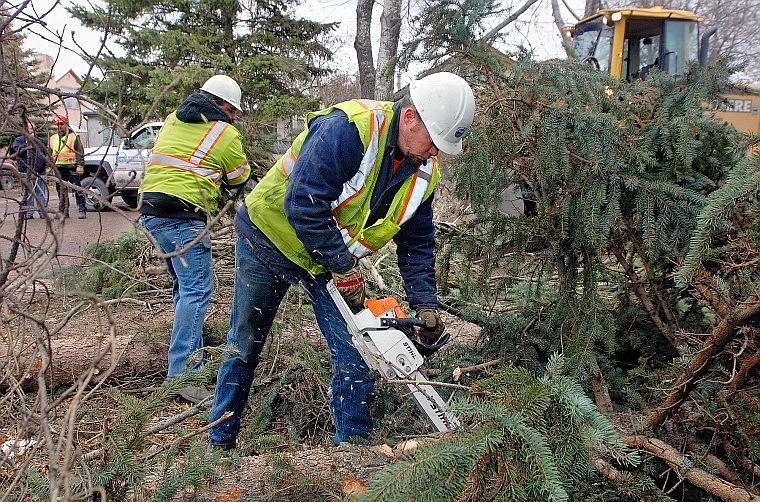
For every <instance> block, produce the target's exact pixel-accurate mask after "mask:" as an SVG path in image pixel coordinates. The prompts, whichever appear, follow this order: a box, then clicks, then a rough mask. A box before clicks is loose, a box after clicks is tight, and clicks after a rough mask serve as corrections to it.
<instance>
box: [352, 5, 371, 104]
mask: <svg viewBox="0 0 760 502" xmlns="http://www.w3.org/2000/svg"><path fill="white" fill-rule="evenodd" d="M373 6H374V0H358V1H357V2H356V37H355V38H354V49H355V50H356V60H357V62H358V64H359V86H360V87H361V97H362V98H369V99H373V98H374V97H375V63H374V61H373V57H372V33H371V27H372V7H373Z"/></svg>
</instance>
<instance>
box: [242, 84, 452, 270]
mask: <svg viewBox="0 0 760 502" xmlns="http://www.w3.org/2000/svg"><path fill="white" fill-rule="evenodd" d="M334 109H339V110H342V111H343V112H344V113H345V114H346V115H347V116H348V120H349V122H350V123H352V124H353V125H354V126H355V127H356V129H357V130H358V132H359V137H360V138H361V141H362V144H363V146H364V157H363V158H362V161H361V165H360V166H359V171H358V172H357V173H356V176H354V178H353V179H352V180H351V182H350V183H345V184H344V185H343V192H342V193H341V195H340V196H339V197H338V199H337V200H334V201H331V209H332V216H333V219H334V220H335V223H336V224H337V227H338V229H339V230H340V233H341V236H342V237H343V242H344V243H345V244H346V247H347V248H348V250H349V252H351V254H353V255H354V256H355V257H356V258H361V257H363V256H367V255H369V254H371V253H374V252H375V251H377V250H378V249H380V248H381V247H383V246H384V245H385V244H387V243H388V241H390V240H391V239H392V238H393V236H394V235H396V234H397V233H398V231H399V230H400V227H401V225H402V224H404V223H405V222H406V221H408V220H409V219H410V218H411V217H412V216H413V215H414V213H415V211H416V210H417V208H419V206H420V204H422V202H423V201H425V200H426V199H427V198H428V197H430V195H431V194H432V193H433V190H434V189H435V185H436V183H437V182H438V180H439V179H440V177H441V174H440V171H439V170H438V160H437V158H435V157H433V159H432V162H430V163H428V164H427V165H423V166H420V167H419V168H418V169H417V172H416V173H415V174H414V175H413V176H410V177H409V178H408V179H407V180H406V181H405V182H404V183H402V184H401V186H400V187H399V190H398V192H396V195H395V196H394V198H393V201H392V202H391V205H390V207H389V208H388V212H387V214H386V215H385V217H384V218H381V219H379V220H378V221H376V222H374V223H372V224H371V225H367V219H368V218H369V213H370V199H371V197H372V192H373V191H374V188H375V185H376V184H377V179H378V176H379V173H380V167H381V166H382V163H383V156H384V153H385V146H386V142H387V139H388V132H389V129H390V124H391V121H392V119H393V103H392V102H390V101H373V100H368V99H358V100H352V101H345V102H343V103H338V104H337V105H335V106H333V107H331V108H327V109H326V110H322V111H319V112H315V113H310V114H309V115H308V116H307V117H306V124H307V125H306V129H305V130H304V131H303V132H301V134H299V135H298V137H297V138H296V139H295V140H294V141H293V144H292V146H291V147H290V149H289V150H288V151H287V152H285V155H283V156H282V157H281V158H280V159H279V160H278V161H277V162H276V163H275V164H274V166H272V168H271V169H269V171H268V172H267V174H266V176H264V178H262V180H261V181H260V182H259V184H258V185H256V187H255V188H254V189H253V191H252V192H251V193H250V194H249V195H248V197H246V199H245V203H246V209H247V210H248V216H249V217H250V218H251V221H252V222H253V223H254V225H256V226H257V227H258V228H259V229H260V230H261V231H262V232H264V234H265V235H266V236H267V237H268V238H269V240H271V241H272V243H273V244H274V245H275V246H276V247H277V249H279V250H280V252H281V253H282V254H284V255H285V256H286V257H287V258H288V259H289V260H290V261H292V262H293V263H295V264H297V265H298V266H300V267H301V268H303V269H305V270H308V271H309V272H311V273H312V274H315V275H316V274H321V273H324V272H326V270H325V268H324V267H323V266H322V265H320V264H318V263H317V262H316V261H314V259H313V258H312V257H311V255H310V254H309V253H308V252H307V251H306V249H305V248H304V247H303V244H301V241H300V240H299V239H298V236H297V235H296V233H295V230H294V229H293V227H292V226H291V225H290V223H288V220H287V218H286V216H285V209H284V199H285V191H286V189H287V185H288V179H289V177H290V173H291V172H292V170H293V166H294V165H295V163H296V159H297V158H298V153H299V152H300V150H301V146H302V145H303V142H304V139H305V138H306V135H307V134H308V131H309V125H308V124H309V123H310V122H311V121H312V120H313V119H314V118H315V117H318V116H320V115H326V114H328V113H330V112H331V111H333V110H334Z"/></svg>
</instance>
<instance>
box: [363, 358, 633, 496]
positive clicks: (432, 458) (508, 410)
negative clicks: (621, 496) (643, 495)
mask: <svg viewBox="0 0 760 502" xmlns="http://www.w3.org/2000/svg"><path fill="white" fill-rule="evenodd" d="M477 385H478V387H479V388H481V389H483V393H484V395H485V398H483V399H476V400H470V401H467V402H459V403H458V404H457V405H456V409H457V413H458V414H459V415H460V416H462V417H465V418H466V419H467V420H468V422H470V423H472V424H474V425H473V426H472V427H471V428H470V429H468V430H465V431H461V432H459V433H457V434H456V435H455V436H454V437H453V438H450V439H443V440H441V441H440V442H436V443H431V444H428V445H426V446H424V447H421V448H420V449H419V450H417V451H415V452H414V453H412V454H410V455H409V456H407V457H404V458H402V459H401V460H400V461H399V462H397V463H395V464H392V465H390V466H389V467H386V468H385V469H383V471H381V473H380V474H379V475H378V476H377V478H376V479H375V480H374V482H373V483H372V484H371V485H370V486H369V488H368V489H367V491H366V492H365V493H364V494H362V496H360V497H359V498H358V500H361V501H363V500H373V501H381V500H388V501H391V500H399V497H400V496H401V494H403V496H404V498H406V499H408V500H419V501H437V502H440V501H441V500H483V499H486V498H489V497H495V498H494V500H524V501H533V500H569V497H570V495H569V494H570V492H571V490H572V488H573V487H574V486H575V485H576V484H577V483H579V482H580V481H581V480H583V479H585V478H586V477H587V476H588V472H589V470H588V465H589V456H590V454H591V451H592V449H595V448H605V449H606V450H607V451H608V452H609V453H610V454H612V456H613V458H614V459H615V461H616V462H619V463H621V464H625V465H629V466H631V465H636V464H638V463H639V461H640V459H639V457H638V455H637V454H635V453H630V452H626V451H625V446H624V445H623V444H622V443H620V441H619V440H618V438H617V433H616V431H615V429H614V427H613V426H612V424H611V423H610V422H609V421H608V420H607V419H606V418H605V417H604V416H602V415H601V414H600V413H599V412H598V411H597V409H596V406H595V405H594V403H593V402H592V401H591V400H590V399H588V397H586V395H585V394H584V392H583V389H582V388H581V387H580V386H579V385H578V384H577V383H576V382H574V381H573V380H572V379H570V378H569V377H568V376H566V375H565V374H564V359H563V357H562V356H559V355H557V354H554V355H553V356H552V357H551V358H550V361H549V363H548V364H547V367H546V373H545V375H544V376H542V377H537V376H535V375H533V374H532V373H530V372H529V371H527V370H525V369H523V368H518V367H503V368H500V369H499V370H498V371H497V372H496V373H495V375H494V376H492V377H490V378H487V379H484V380H481V381H479V382H477ZM462 497H464V498H462Z"/></svg>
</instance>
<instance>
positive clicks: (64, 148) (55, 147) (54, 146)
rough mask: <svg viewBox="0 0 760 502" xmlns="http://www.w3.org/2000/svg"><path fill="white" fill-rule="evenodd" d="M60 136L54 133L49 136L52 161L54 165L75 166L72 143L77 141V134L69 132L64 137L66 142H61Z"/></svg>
mask: <svg viewBox="0 0 760 502" xmlns="http://www.w3.org/2000/svg"><path fill="white" fill-rule="evenodd" d="M62 139H63V138H62V137H61V135H60V134H58V133H55V134H53V135H52V136H50V150H52V151H53V160H54V161H55V164H56V165H69V164H76V162H77V153H76V151H74V143H76V140H77V134H76V133H75V132H70V133H68V134H67V135H66V141H62Z"/></svg>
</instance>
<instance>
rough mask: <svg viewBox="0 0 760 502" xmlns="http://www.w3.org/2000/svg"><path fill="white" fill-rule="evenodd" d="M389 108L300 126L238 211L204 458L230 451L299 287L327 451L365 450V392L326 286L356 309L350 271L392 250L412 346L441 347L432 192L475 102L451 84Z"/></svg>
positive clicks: (419, 86)
mask: <svg viewBox="0 0 760 502" xmlns="http://www.w3.org/2000/svg"><path fill="white" fill-rule="evenodd" d="M409 91H410V95H409V96H406V97H405V98H403V99H401V100H400V101H397V102H395V103H394V102H387V101H373V100H368V99H359V100H352V101H346V102H343V103H338V104H337V105H335V106H332V107H330V108H328V109H326V110H322V111H319V112H316V113H311V114H309V115H307V117H306V129H305V130H304V131H303V132H302V133H301V134H300V135H299V136H298V137H297V138H296V139H295V140H294V142H293V144H292V145H291V147H290V149H289V150H288V151H287V152H286V153H285V155H283V156H282V157H281V158H280V160H278V161H277V162H276V163H275V164H274V166H273V167H272V168H271V169H270V170H269V172H268V173H267V174H266V176H265V177H264V178H262V180H261V181H260V182H259V184H258V185H257V186H256V187H255V188H254V190H253V191H252V192H251V194H250V195H248V197H246V199H245V206H243V207H241V208H240V209H239V210H238V212H237V214H236V216H235V230H236V231H237V233H238V239H237V242H236V243H235V293H234V297H233V300H232V309H231V312H230V331H229V333H228V335H227V346H228V348H230V349H234V350H230V352H229V355H228V356H227V357H226V359H225V360H224V361H223V363H222V366H221V367H220V368H219V373H218V376H217V385H216V390H215V392H214V404H213V406H212V409H211V416H210V418H209V420H210V421H211V422H215V421H217V420H219V419H220V418H221V417H222V416H224V414H225V413H227V412H232V416H231V417H230V418H229V419H228V420H225V421H223V422H220V423H218V424H216V425H214V426H213V427H211V428H210V429H209V442H210V444H211V445H212V446H213V447H217V448H223V449H230V448H233V447H235V444H236V439H237V436H238V434H239V432H240V425H241V415H242V413H243V411H244V410H245V406H246V403H247V402H248V396H249V392H250V390H251V383H252V381H253V375H254V370H255V369H256V364H257V363H258V360H259V355H260V353H261V350H262V348H263V347H264V343H265V341H266V337H267V335H268V333H269V330H270V328H271V326H272V322H273V320H274V318H275V314H276V313H277V309H278V307H279V305H280V302H281V301H282V299H283V298H284V296H285V293H286V291H287V290H288V288H289V287H290V285H291V284H296V283H300V284H301V285H302V286H303V287H304V288H305V289H306V291H307V292H308V294H309V296H310V298H311V305H312V308H313V309H314V314H315V317H316V320H317V324H318V325H319V328H320V331H321V332H322V335H323V336H324V337H325V339H326V341H327V346H328V348H329V351H330V363H331V368H332V372H333V378H332V381H331V383H330V388H329V391H328V398H329V403H330V409H331V411H332V414H333V422H334V425H335V437H334V442H335V444H336V445H337V444H338V443H340V442H342V441H347V440H350V439H351V438H354V437H359V438H367V437H368V436H369V434H370V432H371V431H372V420H371V418H370V414H369V409H370V401H371V393H372V388H373V385H374V380H373V377H372V375H371V374H370V371H369V368H368V367H367V364H366V363H365V362H364V360H363V359H362V358H361V356H360V355H359V352H358V351H357V350H356V348H354V346H353V345H352V343H351V335H350V334H349V332H348V330H347V328H346V322H345V320H344V319H343V317H342V316H341V314H340V312H339V310H338V308H337V306H336V305H335V303H334V302H333V300H332V297H331V296H330V294H329V293H328V291H327V288H326V285H327V282H328V281H329V280H333V281H334V283H335V286H336V287H337V289H338V291H339V292H340V294H341V295H342V296H343V297H344V298H345V300H346V302H347V303H348V304H349V305H351V306H353V307H354V308H356V309H358V308H361V307H362V306H363V304H364V294H365V293H364V279H363V274H362V272H361V269H360V267H359V259H360V258H362V257H364V256H368V255H370V254H372V253H374V252H375V251H377V250H378V249H380V248H381V247H383V246H384V245H385V244H386V243H388V242H389V241H390V240H391V239H393V241H394V242H395V243H396V246H397V256H398V266H399V271H400V272H401V276H402V278H403V280H404V288H405V292H406V296H407V300H408V301H409V306H410V307H411V308H412V309H414V310H416V311H417V317H419V318H420V319H421V320H424V321H425V325H426V328H425V329H424V330H423V331H422V332H421V334H420V337H421V338H422V341H423V342H424V343H425V344H427V345H428V346H429V347H431V348H432V347H435V346H440V343H441V342H440V340H442V339H443V338H441V336H442V335H443V331H444V325H443V321H442V320H441V318H440V316H439V314H438V311H437V307H438V300H437V292H436V284H435V260H434V248H435V236H434V227H433V209H432V200H433V190H434V188H435V185H436V183H437V181H438V180H439V178H440V173H439V171H438V163H437V160H436V159H437V155H438V152H439V150H440V151H443V152H445V153H448V154H452V155H456V154H458V153H459V152H460V151H461V150H462V136H463V135H464V133H465V132H466V131H467V129H468V128H469V127H470V125H471V124H472V121H473V118H474V114H475V99H474V96H473V93H472V90H471V89H470V86H469V85H468V84H467V82H465V80H464V79H462V78H461V77H459V76H457V75H454V74H452V73H447V72H440V73H434V74H431V75H428V76H426V77H424V78H421V79H419V80H415V81H414V82H412V83H411V84H410V86H409Z"/></svg>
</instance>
